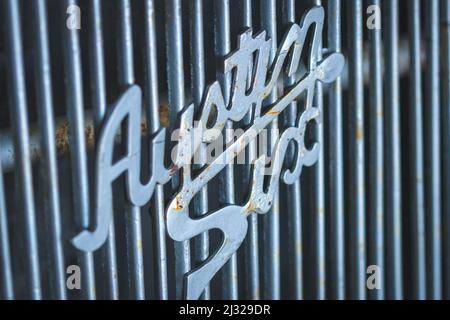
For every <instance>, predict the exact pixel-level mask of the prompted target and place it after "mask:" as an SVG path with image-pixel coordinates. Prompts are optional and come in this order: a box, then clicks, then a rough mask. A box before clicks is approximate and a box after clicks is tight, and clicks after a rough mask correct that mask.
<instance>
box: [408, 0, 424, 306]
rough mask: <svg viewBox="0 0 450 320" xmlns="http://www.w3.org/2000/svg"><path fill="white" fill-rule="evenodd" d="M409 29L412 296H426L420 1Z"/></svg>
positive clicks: (412, 11) (414, 7)
mask: <svg viewBox="0 0 450 320" xmlns="http://www.w3.org/2000/svg"><path fill="white" fill-rule="evenodd" d="M409 21H410V22H409V32H410V55H411V58H410V59H411V60H410V61H411V62H410V65H411V80H410V89H409V90H410V96H411V98H410V99H411V102H410V103H411V106H412V107H411V115H410V121H411V124H410V128H411V129H410V132H411V133H410V135H411V140H412V143H411V157H410V158H411V161H412V166H411V167H412V173H411V176H412V181H413V187H412V194H413V197H412V199H413V204H412V207H411V217H412V221H411V225H412V230H411V240H412V245H411V247H412V254H411V255H412V264H413V266H412V269H413V270H412V277H413V284H414V285H413V297H414V298H415V299H425V298H426V265H425V261H426V257H425V194H424V180H425V177H424V153H423V152H424V145H423V97H422V71H421V58H420V57H421V42H420V39H421V17H420V1H419V0H412V1H410V3H409Z"/></svg>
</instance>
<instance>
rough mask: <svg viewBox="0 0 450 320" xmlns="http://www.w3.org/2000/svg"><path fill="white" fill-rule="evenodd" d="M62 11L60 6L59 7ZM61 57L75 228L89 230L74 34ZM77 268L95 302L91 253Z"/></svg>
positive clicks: (65, 41) (67, 34) (67, 32)
mask: <svg viewBox="0 0 450 320" xmlns="http://www.w3.org/2000/svg"><path fill="white" fill-rule="evenodd" d="M64 3H65V4H66V6H65V7H66V8H67V7H69V6H71V5H76V2H75V1H74V0H67V1H66V2H64ZM63 8H64V6H63ZM63 55H64V72H65V77H64V78H65V87H66V88H65V89H66V103H67V118H68V123H69V132H70V133H69V141H70V146H71V147H70V156H71V163H70V165H71V170H72V172H71V175H72V188H73V190H72V192H73V200H72V201H73V208H74V212H75V215H76V217H75V218H76V223H77V226H78V228H80V229H87V228H89V215H90V213H89V186H88V174H89V173H88V167H87V154H86V140H85V132H84V103H83V84H82V81H83V79H82V65H81V48H80V41H79V36H78V33H77V31H76V30H69V29H65V30H64V31H63ZM79 259H80V268H81V269H82V270H83V273H82V282H83V283H84V286H83V290H84V293H85V298H86V299H89V300H92V299H95V298H96V292H95V270H94V269H95V268H94V256H93V253H92V252H82V251H79Z"/></svg>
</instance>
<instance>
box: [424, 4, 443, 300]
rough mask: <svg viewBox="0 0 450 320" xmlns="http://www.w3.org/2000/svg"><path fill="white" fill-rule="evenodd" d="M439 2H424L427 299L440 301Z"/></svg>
mask: <svg viewBox="0 0 450 320" xmlns="http://www.w3.org/2000/svg"><path fill="white" fill-rule="evenodd" d="M439 10H440V9H439V1H437V0H431V1H427V2H426V12H425V13H426V18H425V23H426V33H427V35H426V40H427V59H428V66H427V70H426V85H427V86H426V103H425V105H426V111H425V113H424V114H425V175H426V176H425V197H426V198H425V204H426V210H427V222H426V223H427V274H428V276H429V279H428V288H427V292H428V298H430V299H440V298H441V297H442V265H441V263H442V257H441V255H442V253H441V249H442V246H441V241H442V238H441V234H442V230H441V227H442V225H441V209H442V208H441V200H442V199H441V189H440V188H441V169H440V168H441V166H440V165H441V160H440V152H441V146H440V143H441V138H440V137H441V131H440V130H441V126H440V124H441V121H440V119H441V114H440V111H441V104H440V103H441V101H440V92H439V87H440V84H439V64H440V58H439V41H440V39H439V21H440V17H439Z"/></svg>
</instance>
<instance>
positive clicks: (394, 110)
mask: <svg viewBox="0 0 450 320" xmlns="http://www.w3.org/2000/svg"><path fill="white" fill-rule="evenodd" d="M385 10H386V11H387V12H386V13H387V19H386V32H387V35H386V51H385V53H386V54H385V57H386V105H385V106H386V108H385V110H386V131H385V132H386V133H385V134H386V141H387V143H386V149H387V154H386V155H387V157H386V229H387V230H386V236H387V252H386V253H387V258H386V262H387V267H386V276H387V279H388V280H387V282H388V283H389V286H388V287H387V288H386V289H387V295H388V298H390V299H402V297H403V267H402V221H401V219H402V217H401V209H402V202H401V200H402V199H401V194H402V193H401V188H402V186H401V173H402V172H401V141H400V135H401V128H400V104H399V100H400V96H399V95H400V88H399V72H398V62H399V60H398V1H396V0H392V1H389V2H386V9H385Z"/></svg>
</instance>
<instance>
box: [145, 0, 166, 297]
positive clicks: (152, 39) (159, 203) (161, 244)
mask: <svg viewBox="0 0 450 320" xmlns="http://www.w3.org/2000/svg"><path fill="white" fill-rule="evenodd" d="M145 21H146V23H145V53H146V54H145V57H146V60H145V61H146V63H145V67H146V78H145V85H144V97H145V101H148V107H147V108H146V110H147V123H149V124H150V126H149V128H150V130H149V131H150V132H151V133H153V134H155V133H156V132H157V131H158V130H160V129H161V124H160V120H159V103H160V101H159V91H158V90H159V88H158V63H157V41H156V40H157V39H156V30H155V29H156V23H155V2H154V1H153V0H147V1H146V2H145ZM151 208H152V209H153V210H152V211H151V214H152V215H153V216H154V217H155V226H154V229H155V238H156V241H155V243H156V245H155V246H156V257H157V258H156V259H157V263H156V265H157V267H156V269H157V274H158V275H157V279H158V290H157V291H158V295H157V296H158V297H159V298H160V299H161V300H167V299H168V298H169V288H168V279H167V251H166V250H167V245H166V227H165V219H164V214H165V212H164V189H163V186H162V185H159V184H158V185H157V186H156V188H155V194H154V196H153V203H152V206H151Z"/></svg>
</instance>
